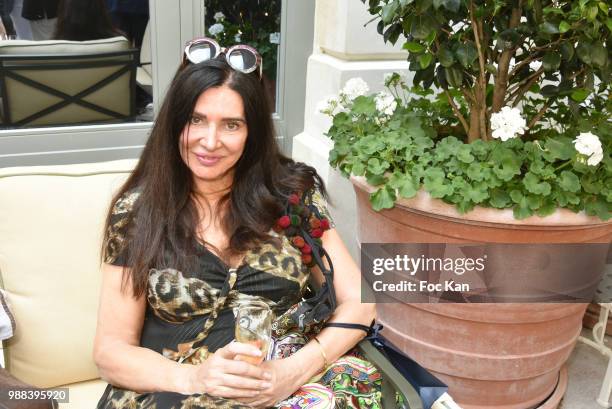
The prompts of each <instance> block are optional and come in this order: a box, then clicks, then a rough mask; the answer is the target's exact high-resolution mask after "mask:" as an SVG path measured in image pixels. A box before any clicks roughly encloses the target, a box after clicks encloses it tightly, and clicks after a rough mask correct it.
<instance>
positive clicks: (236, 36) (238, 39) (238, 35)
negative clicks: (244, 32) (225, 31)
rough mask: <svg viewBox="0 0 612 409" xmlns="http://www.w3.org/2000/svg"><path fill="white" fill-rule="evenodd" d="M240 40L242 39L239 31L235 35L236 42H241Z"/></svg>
mask: <svg viewBox="0 0 612 409" xmlns="http://www.w3.org/2000/svg"><path fill="white" fill-rule="evenodd" d="M240 41H241V39H240V33H238V34H236V35H235V36H234V42H235V43H239V42H240Z"/></svg>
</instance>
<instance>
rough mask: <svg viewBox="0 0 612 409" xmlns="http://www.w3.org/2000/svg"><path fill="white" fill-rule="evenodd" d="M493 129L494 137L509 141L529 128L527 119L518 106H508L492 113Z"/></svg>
mask: <svg viewBox="0 0 612 409" xmlns="http://www.w3.org/2000/svg"><path fill="white" fill-rule="evenodd" d="M491 130H492V131H493V138H496V139H501V140H502V141H507V140H508V139H511V138H515V137H517V136H518V135H520V134H523V133H524V132H525V131H526V130H527V121H525V118H523V117H522V116H521V111H519V110H518V109H517V108H510V107H508V106H506V107H503V108H502V109H501V111H499V112H496V113H494V114H493V115H491Z"/></svg>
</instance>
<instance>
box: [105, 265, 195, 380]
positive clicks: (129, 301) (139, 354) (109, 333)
mask: <svg viewBox="0 0 612 409" xmlns="http://www.w3.org/2000/svg"><path fill="white" fill-rule="evenodd" d="M122 276H123V267H120V266H113V265H110V264H104V266H103V268H102V289H101V293H100V305H99V309H98V325H97V328H96V337H95V341H94V361H95V362H96V365H97V366H98V370H99V371H100V376H101V377H102V379H104V380H105V381H107V382H109V383H111V384H113V385H117V386H119V387H123V388H126V389H130V390H134V391H139V392H141V391H151V392H152V391H163V390H166V391H174V392H180V390H181V388H182V387H183V386H182V385H179V384H178V382H177V380H178V379H181V378H182V377H183V376H184V375H183V373H182V372H183V371H184V368H182V367H181V365H179V364H178V363H176V362H174V361H172V360H169V359H166V358H164V357H163V356H162V355H160V354H158V353H156V352H155V351H152V350H150V349H147V348H142V347H140V346H139V344H140V333H141V331H142V325H143V323H144V313H145V308H146V298H145V296H144V295H143V296H141V297H139V298H138V299H135V298H134V297H133V295H132V283H131V281H130V282H129V283H128V284H127V285H126V286H125V288H124V290H123V291H122V289H121V282H122ZM151 374H155V376H151Z"/></svg>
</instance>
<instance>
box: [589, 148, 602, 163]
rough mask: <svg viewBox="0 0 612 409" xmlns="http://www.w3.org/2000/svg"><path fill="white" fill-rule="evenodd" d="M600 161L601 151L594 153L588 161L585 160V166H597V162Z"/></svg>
mask: <svg viewBox="0 0 612 409" xmlns="http://www.w3.org/2000/svg"><path fill="white" fill-rule="evenodd" d="M602 160H603V151H601V152H595V153H594V154H592V155H591V156H590V157H589V159H587V165H589V166H597V165H598V164H599V162H601V161H602Z"/></svg>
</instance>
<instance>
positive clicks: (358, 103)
mask: <svg viewBox="0 0 612 409" xmlns="http://www.w3.org/2000/svg"><path fill="white" fill-rule="evenodd" d="M352 111H353V112H354V113H355V114H357V115H361V114H363V115H367V116H374V115H375V114H376V102H374V99H373V98H372V97H367V96H365V95H360V96H358V97H357V98H355V99H354V100H353V109H352Z"/></svg>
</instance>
